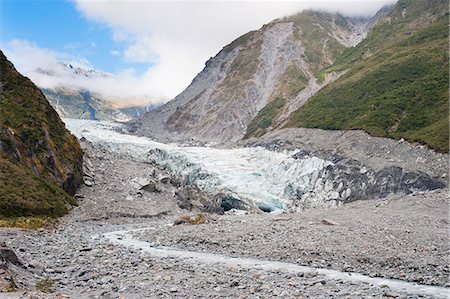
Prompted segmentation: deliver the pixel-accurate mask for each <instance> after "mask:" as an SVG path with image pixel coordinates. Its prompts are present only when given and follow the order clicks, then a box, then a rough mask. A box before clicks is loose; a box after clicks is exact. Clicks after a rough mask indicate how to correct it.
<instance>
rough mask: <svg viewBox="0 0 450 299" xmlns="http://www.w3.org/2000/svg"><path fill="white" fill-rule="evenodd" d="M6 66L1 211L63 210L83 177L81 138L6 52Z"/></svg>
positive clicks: (2, 64) (0, 114) (0, 96)
mask: <svg viewBox="0 0 450 299" xmlns="http://www.w3.org/2000/svg"><path fill="white" fill-rule="evenodd" d="M0 70H1V71H0V83H1V84H0V217H6V218H5V219H6V222H8V221H9V220H10V217H19V216H49V217H56V216H61V215H63V214H64V213H66V212H67V210H68V207H69V204H75V201H74V200H73V199H72V198H71V197H70V196H69V195H68V194H67V193H66V192H68V193H70V194H73V193H74V192H75V189H76V188H77V186H78V185H79V184H80V182H81V172H82V169H81V164H82V152H81V149H80V146H79V144H78V141H77V140H76V138H75V137H74V136H73V135H71V134H70V133H69V132H68V131H67V130H66V128H65V126H64V124H63V122H62V121H61V120H60V119H59V117H58V115H57V113H56V112H55V110H53V108H51V106H50V105H49V103H48V102H47V100H46V99H45V97H44V95H43V94H42V93H41V91H40V90H39V89H38V88H37V87H36V86H35V85H34V84H33V83H32V82H31V81H30V80H29V79H28V78H26V77H23V76H22V75H20V74H19V73H18V72H17V71H16V70H15V69H14V67H13V65H12V64H11V63H10V62H9V61H8V60H7V59H6V57H5V56H4V55H3V53H1V52H0ZM63 189H64V190H65V191H66V192H64V191H63ZM7 218H8V219H7ZM9 222H10V223H11V221H9Z"/></svg>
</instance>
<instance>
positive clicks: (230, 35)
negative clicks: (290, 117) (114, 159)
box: [5, 0, 394, 99]
mask: <svg viewBox="0 0 450 299" xmlns="http://www.w3.org/2000/svg"><path fill="white" fill-rule="evenodd" d="M74 1H75V5H76V7H77V9H78V10H79V11H80V13H81V14H82V15H83V16H84V17H86V18H87V19H88V20H90V21H93V22H97V23H102V24H106V25H107V26H108V27H110V28H111V30H112V36H111V38H112V39H113V41H115V42H116V43H118V44H119V45H118V48H121V47H119V46H120V45H121V46H123V45H125V46H126V49H125V50H124V51H118V50H117V49H114V50H111V51H110V53H111V54H112V55H115V56H118V57H119V56H121V58H122V59H124V60H125V61H128V62H130V63H145V64H148V65H151V66H150V67H149V68H148V70H147V71H146V72H144V74H142V75H140V76H138V75H136V73H135V72H134V71H132V70H125V71H123V72H121V73H118V74H115V76H114V78H109V79H101V80H100V79H95V80H92V79H91V80H78V79H77V80H75V79H74V78H71V77H70V76H66V75H61V76H60V77H59V78H58V79H55V78H50V77H48V76H47V77H45V76H43V75H42V74H38V73H36V72H35V71H34V70H35V69H36V68H38V67H41V68H45V69H49V68H54V69H55V68H56V66H57V62H58V61H65V62H68V61H70V62H71V63H73V64H75V65H79V66H82V67H83V66H84V67H91V64H90V63H89V61H86V60H84V59H83V58H82V57H73V56H70V55H68V54H67V53H61V52H55V51H52V50H49V49H43V48H39V47H38V46H36V45H34V44H32V43H30V42H27V41H23V40H13V41H10V42H9V43H8V44H7V49H5V54H6V55H7V56H8V57H9V58H10V59H11V60H12V61H13V63H15V64H16V66H17V67H18V69H19V70H20V71H22V72H24V73H25V74H26V75H28V76H29V77H30V78H31V79H32V80H34V81H35V83H37V84H38V85H41V86H44V87H50V86H56V85H61V84H63V83H64V84H71V85H73V86H78V87H80V88H89V89H92V90H94V91H98V92H102V93H105V94H107V95H111V96H116V97H117V96H119V97H123V98H127V99H128V98H138V97H141V98H142V97H147V98H152V99H170V98H172V97H174V96H176V95H177V94H178V93H180V92H181V91H182V90H183V89H184V88H186V87H187V85H188V84H189V83H190V82H191V80H192V79H193V78H194V76H195V75H196V74H197V73H198V72H199V71H201V70H202V69H203V67H204V64H205V62H206V61H207V60H208V59H209V58H210V57H212V56H214V55H215V54H217V52H219V51H220V49H221V48H222V47H223V46H225V45H226V44H228V43H230V42H231V41H232V40H234V39H235V38H237V37H239V36H240V35H242V34H244V33H246V32H248V31H250V30H255V29H259V28H260V27H261V26H262V25H263V24H265V23H268V22H270V21H271V20H273V19H276V18H279V17H283V16H286V15H291V14H294V13H296V12H299V11H301V10H303V9H307V8H316V9H322V10H326V11H331V12H340V13H342V14H345V15H354V16H355V15H373V14H375V12H376V11H377V10H378V9H379V8H381V7H382V6H383V5H384V4H386V3H393V1H394V0H379V1H356V0H355V1H346V2H344V1H320V0H316V1H314V2H305V1H289V2H284V1H272V2H268V1H245V2H242V1H197V2H189V1H177V2H172V1H124V0H122V1H120V0H119V1H83V0H74ZM69 46H70V45H69ZM92 47H95V43H93V44H92ZM100 55H101V54H100Z"/></svg>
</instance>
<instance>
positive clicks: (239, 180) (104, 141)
mask: <svg viewBox="0 0 450 299" xmlns="http://www.w3.org/2000/svg"><path fill="white" fill-rule="evenodd" d="M64 121H65V123H66V126H67V128H68V129H69V130H70V131H72V133H73V134H75V135H76V136H77V137H78V138H81V137H84V138H86V139H87V140H88V141H90V142H92V143H94V144H96V145H98V146H101V147H102V148H104V149H106V150H108V151H110V152H112V153H115V154H118V155H121V156H127V157H130V158H132V159H135V160H138V161H148V162H152V163H154V164H156V165H159V166H162V167H165V168H166V169H168V170H169V171H171V172H173V173H175V174H177V175H179V176H181V177H182V178H183V179H184V181H185V183H186V184H188V185H194V184H195V185H196V186H197V187H199V188H200V189H201V190H205V191H208V192H212V193H214V192H219V191H222V192H223V191H224V190H226V191H227V192H228V193H229V194H230V196H234V197H236V198H238V199H241V200H243V201H244V202H250V203H251V204H252V205H254V206H257V207H259V208H260V209H262V210H264V211H268V212H272V211H279V210H286V209H293V208H295V207H296V206H297V205H298V203H299V202H301V201H302V200H304V199H310V198H314V199H315V198H316V197H315V195H316V193H317V191H320V192H319V193H320V194H321V196H320V197H321V198H328V197H330V196H332V194H331V193H332V190H327V188H324V187H322V188H321V187H320V186H322V185H325V182H323V181H322V177H323V174H324V172H325V171H326V168H327V167H328V166H329V165H332V163H331V162H329V161H325V160H323V159H320V158H317V157H308V158H304V159H294V158H292V156H293V155H294V154H295V151H285V152H273V151H269V150H266V149H264V148H261V147H249V148H236V149H217V148H212V147H181V146H178V145H176V144H164V143H159V142H155V141H153V140H151V139H149V138H146V137H138V136H133V135H128V134H124V133H119V132H118V131H117V129H120V126H121V125H120V124H117V123H112V122H99V121H89V120H73V119H65V120H64ZM319 193H317V194H319Z"/></svg>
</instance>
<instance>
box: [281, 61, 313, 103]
mask: <svg viewBox="0 0 450 299" xmlns="http://www.w3.org/2000/svg"><path fill="white" fill-rule="evenodd" d="M307 85H308V77H307V76H306V75H305V73H304V72H303V71H302V70H301V69H300V68H299V67H298V66H297V65H296V64H291V65H290V66H288V67H287V69H286V71H285V72H284V74H283V75H282V76H281V78H280V84H279V89H278V90H277V94H278V95H279V96H280V97H287V98H293V97H295V96H296V95H297V94H298V93H299V92H300V91H302V90H303V89H304V88H305V87H306V86H307Z"/></svg>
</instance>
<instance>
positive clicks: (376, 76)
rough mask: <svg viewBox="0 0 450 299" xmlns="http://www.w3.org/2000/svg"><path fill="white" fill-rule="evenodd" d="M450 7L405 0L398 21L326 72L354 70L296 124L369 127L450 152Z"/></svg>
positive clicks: (296, 117)
mask: <svg viewBox="0 0 450 299" xmlns="http://www.w3.org/2000/svg"><path fill="white" fill-rule="evenodd" d="M445 2H446V4H445ZM443 3H444V4H445V5H444V4H443ZM405 8H406V10H404V9H405ZM447 8H448V1H400V2H399V3H398V4H397V6H396V8H395V9H394V10H393V12H392V13H391V15H390V22H385V23H382V24H380V25H379V26H376V27H375V28H374V29H373V30H372V32H371V33H370V34H369V36H368V37H367V39H366V40H365V41H363V42H362V43H361V44H360V45H358V46H357V47H355V48H352V49H349V50H348V51H346V52H345V53H343V55H342V56H341V57H340V58H338V59H337V60H336V63H335V64H334V65H333V66H331V67H330V68H329V69H327V70H326V71H327V72H330V71H336V70H344V69H347V68H349V67H350V70H349V71H348V73H347V74H345V75H344V76H343V77H341V79H339V80H337V81H336V82H334V83H332V84H330V85H328V86H327V87H325V88H324V89H322V90H321V91H320V92H318V93H317V94H316V95H315V96H313V97H312V98H311V99H310V100H309V101H308V103H307V104H306V105H305V106H303V107H302V108H300V109H299V110H297V111H296V112H294V113H293V114H292V116H291V118H290V120H289V123H288V126H296V127H310V128H322V129H363V130H365V131H366V132H368V133H370V134H372V135H375V136H384V137H391V138H405V139H407V140H409V141H413V142H422V143H425V144H427V145H429V146H430V147H431V148H434V149H436V150H438V151H441V152H448V150H449V128H448V120H449V95H448V86H449V77H448V69H449V53H448V43H449V39H448V25H449V22H448V12H447V13H446V11H447ZM402 12H405V13H402ZM436 14H437V15H436ZM439 14H440V17H439V18H437V19H436V20H435V17H437V16H438V15H439ZM430 16H431V17H430ZM433 16H434V18H433ZM414 28H418V29H415V30H413V29H414Z"/></svg>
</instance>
